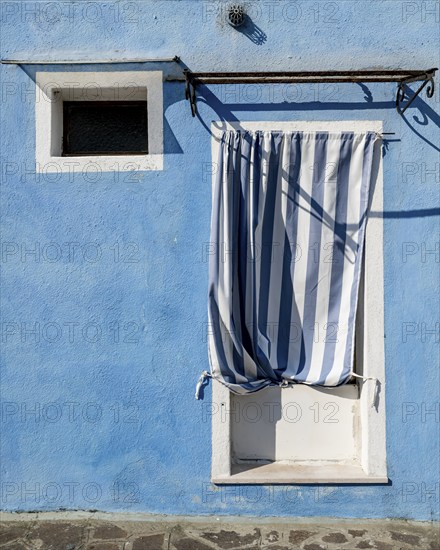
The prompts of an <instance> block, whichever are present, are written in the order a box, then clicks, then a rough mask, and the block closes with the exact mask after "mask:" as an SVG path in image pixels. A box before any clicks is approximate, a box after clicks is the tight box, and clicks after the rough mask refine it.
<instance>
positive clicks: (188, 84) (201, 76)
mask: <svg viewBox="0 0 440 550" xmlns="http://www.w3.org/2000/svg"><path fill="white" fill-rule="evenodd" d="M437 70H438V69H437V68H433V69H428V70H427V71H403V70H401V69H399V70H387V71H381V70H378V71H372V70H365V71H329V72H327V71H315V72H267V73H265V72H254V73H193V72H191V71H190V70H189V69H185V71H184V73H185V97H186V99H187V100H189V103H190V106H191V114H192V116H193V117H195V116H196V113H197V96H196V88H197V86H198V85H200V84H206V85H207V84H274V83H275V84H276V83H278V84H285V83H289V84H308V83H321V82H322V83H324V82H329V83H330V82H340V83H346V82H362V83H363V84H367V83H369V82H397V83H398V87H397V94H396V109H397V112H398V113H399V114H401V115H403V113H404V112H405V111H406V110H407V109H408V107H409V106H410V105H411V103H412V102H413V101H414V100H415V99H416V97H417V96H418V95H419V94H420V92H421V91H422V90H423V89H424V88H425V87H426V86H427V88H426V96H427V97H428V98H431V97H432V96H433V95H434V75H435V72H436V71H437ZM411 82H421V83H422V84H421V86H420V87H419V88H418V89H417V90H416V91H415V92H414V94H413V95H412V96H411V97H410V98H409V99H408V100H407V103H406V105H405V106H404V107H403V102H404V101H405V97H406V86H407V85H408V84H410V83H411Z"/></svg>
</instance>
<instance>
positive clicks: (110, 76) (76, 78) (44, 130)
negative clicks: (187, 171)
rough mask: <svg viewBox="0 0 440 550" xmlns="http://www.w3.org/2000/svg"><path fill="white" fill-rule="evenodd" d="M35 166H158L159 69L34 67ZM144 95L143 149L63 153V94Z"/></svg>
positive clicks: (75, 97)
mask: <svg viewBox="0 0 440 550" xmlns="http://www.w3.org/2000/svg"><path fill="white" fill-rule="evenodd" d="M35 99H36V102H35V160H36V171H37V172H40V173H47V172H69V173H75V172H82V171H87V170H92V171H93V170H95V171H102V172H133V171H144V170H163V73H162V71H114V72H73V71H72V72H37V74H36V98H35ZM115 99H116V100H118V99H119V100H130V99H131V100H140V99H142V100H147V102H148V154H146V155H88V156H70V157H64V156H62V137H63V105H62V103H63V100H68V101H109V100H115Z"/></svg>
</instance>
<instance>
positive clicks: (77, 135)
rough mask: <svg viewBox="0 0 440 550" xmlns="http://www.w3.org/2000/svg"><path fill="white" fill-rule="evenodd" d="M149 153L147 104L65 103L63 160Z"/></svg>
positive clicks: (115, 102) (118, 102) (111, 102)
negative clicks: (68, 157)
mask: <svg viewBox="0 0 440 550" xmlns="http://www.w3.org/2000/svg"><path fill="white" fill-rule="evenodd" d="M147 153H148V112H147V102H146V101H64V102H63V153H62V154H63V156H84V155H142V154H144V155H145V154H147Z"/></svg>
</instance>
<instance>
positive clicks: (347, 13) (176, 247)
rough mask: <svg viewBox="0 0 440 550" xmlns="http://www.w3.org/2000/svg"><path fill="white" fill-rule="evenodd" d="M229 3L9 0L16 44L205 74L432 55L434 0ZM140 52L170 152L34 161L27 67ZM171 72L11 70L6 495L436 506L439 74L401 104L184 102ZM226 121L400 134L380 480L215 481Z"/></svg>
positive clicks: (23, 506)
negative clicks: (220, 189) (212, 405)
mask: <svg viewBox="0 0 440 550" xmlns="http://www.w3.org/2000/svg"><path fill="white" fill-rule="evenodd" d="M222 6H224V4H221V3H214V2H196V1H166V2H152V1H145V2H111V1H110V2H103V3H101V2H88V3H83V2H72V3H64V2H60V3H57V2H50V3H45V2H23V3H18V2H3V3H2V4H1V9H2V12H1V22H2V38H1V50H2V57H4V58H30V59H32V58H34V59H38V58H46V59H47V58H52V59H62V58H64V59H65V58H69V59H84V58H88V59H93V58H108V57H114V58H127V57H128V58H130V57H136V58H138V57H172V56H174V55H179V56H180V57H181V59H182V62H183V63H184V64H185V65H187V66H188V67H189V68H190V69H192V70H194V71H202V70H204V71H221V70H235V71H239V70H242V71H244V70H262V71H264V70H283V69H286V70H301V69H303V70H325V69H329V70H337V69H341V70H342V69H361V68H377V67H380V68H408V69H419V68H420V69H427V68H430V67H432V66H438V64H439V34H438V24H439V17H440V14H439V11H440V7H439V6H440V5H439V2H417V1H414V2H394V1H385V2H380V3H379V2H357V1H350V0H340V1H335V2H324V1H322V2H321V1H318V2H309V1H299V2H267V3H265V2H253V3H252V10H251V12H250V15H251V18H252V21H253V23H252V24H250V25H249V26H248V27H247V28H246V29H244V30H243V29H242V30H234V29H232V28H231V27H230V26H229V25H228V24H227V23H225V21H224V17H223V16H222V13H221V8H222ZM137 69H139V70H141V69H142V70H146V69H160V70H163V71H164V78H165V81H164V131H165V143H164V147H165V160H164V170H163V171H151V172H141V173H130V172H126V173H118V172H114V173H102V174H96V173H93V172H92V173H89V174H82V173H79V174H75V175H71V174H70V175H69V174H44V173H43V174H35V114H34V113H35V84H34V80H35V72H36V71H37V70H40V71H41V70H48V71H51V70H53V71H61V70H62V71H72V72H74V71H91V72H94V71H104V70H105V71H109V70H115V71H116V70H121V71H123V70H137ZM178 74H180V69H179V68H178V67H177V66H176V65H175V64H172V63H162V64H157V63H154V64H153V63H152V64H147V65H144V64H143V65H141V64H130V65H123V64H114V65H90V64H87V65H74V66H72V65H71V66H69V65H62V66H56V67H48V66H43V65H42V66H22V67H20V66H16V65H2V67H1V80H2V115H1V136H2V137H1V148H0V155H1V163H2V172H1V174H2V189H1V193H2V224H3V232H2V263H1V267H2V272H3V284H2V290H1V293H2V311H1V314H2V364H1V368H2V370H1V393H2V417H1V428H2V446H1V453H2V454H1V477H2V494H1V499H2V502H1V508H2V509H4V510H12V511H15V510H59V509H85V510H89V509H98V510H104V511H125V512H130V511H132V512H137V511H140V512H149V513H158V514H217V515H221V514H240V515H267V516H340V517H378V518H380V517H404V518H414V519H425V520H429V519H432V518H435V517H437V518H438V515H439V507H440V504H439V502H440V494H439V493H440V488H439V477H438V472H439V469H440V464H439V456H440V452H439V426H440V424H439V416H438V414H439V413H438V404H439V373H438V359H439V355H438V339H439V337H438V330H439V325H438V322H439V308H438V290H439V289H438V282H439V278H438V274H439V248H438V247H439V244H438V241H439V218H438V199H439V192H440V181H439V177H440V176H439V160H440V159H439V150H440V149H439V139H438V137H439V125H440V116H439V104H440V103H439V101H440V94H439V92H438V91H437V92H436V94H435V96H434V98H433V99H431V100H427V99H426V96H425V95H424V93H422V95H421V96H420V98H418V99H417V100H416V101H415V102H414V103H413V105H412V107H411V108H410V109H409V110H408V111H407V113H406V114H405V116H404V117H401V116H399V115H398V114H397V113H396V110H395V108H394V99H395V92H396V85H395V84H392V83H391V84H374V85H369V86H368V88H367V87H365V86H360V85H356V84H346V85H340V84H327V85H323V84H320V85H318V84H315V85H297V86H286V85H266V86H263V85H260V86H235V87H234V86H211V87H210V88H209V89H207V88H201V89H200V91H199V95H200V98H199V102H198V109H199V117H198V118H192V117H191V115H190V109H189V105H188V104H187V102H186V101H185V99H184V84H183V82H178V81H174V80H170V81H167V78H169V77H171V78H172V77H173V76H176V75H178ZM219 119H224V120H280V121H281V120H344V119H345V120H358V119H359V120H383V121H384V131H385V132H395V135H394V136H389V137H390V139H389V140H388V142H387V143H386V147H385V151H384V154H385V156H384V254H385V258H384V260H385V304H384V307H385V355H386V400H387V453H388V455H387V456H388V468H389V477H390V480H391V481H390V484H389V485H388V486H339V487H338V486H336V487H314V486H302V487H300V486H290V487H287V486H286V487H257V486H255V487H252V486H243V487H228V488H218V489H216V488H215V487H213V486H212V485H211V484H210V481H209V480H210V452H211V442H210V438H211V425H210V418H209V417H206V416H204V414H203V413H204V412H205V413H206V407H205V408H204V404H203V402H197V401H195V400H194V389H195V382H196V380H197V378H198V376H199V374H200V372H201V371H202V370H204V369H207V368H208V357H207V346H206V341H205V332H206V321H207V296H206V295H207V268H208V264H207V262H206V257H205V251H206V243H208V241H209V224H210V209H211V175H210V170H211V164H210V163H211V136H210V132H209V127H210V123H211V121H212V120H219ZM436 247H437V248H436ZM32 251H33V252H32ZM433 252H434V253H433ZM436 323H437V324H436ZM31 330H35V331H36V332H34V333H31V332H30V331H31ZM435 331H437V332H436V333H435ZM210 395H211V388H210V387H208V388H207V389H206V391H205V400H206V401H207V402H209V400H210ZM32 411H34V413H32ZM430 411H431V412H430ZM432 411H433V412H432ZM435 411H437V412H436V413H435Z"/></svg>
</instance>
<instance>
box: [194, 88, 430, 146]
mask: <svg viewBox="0 0 440 550" xmlns="http://www.w3.org/2000/svg"><path fill="white" fill-rule="evenodd" d="M359 86H360V87H361V88H362V90H363V92H364V94H365V95H364V100H365V101H363V102H359V101H357V102H345V103H340V102H337V101H328V102H323V101H302V102H296V101H282V102H279V103H273V102H271V103H222V102H221V101H220V100H219V98H218V97H217V96H216V95H215V94H214V93H213V92H211V90H210V89H209V88H208V87H207V86H205V85H198V86H197V92H198V97H197V103H198V104H199V105H200V104H203V103H205V104H206V105H208V106H209V107H210V108H212V109H213V110H214V111H215V113H216V115H217V119H218V120H220V121H223V122H226V121H228V122H239V119H238V118H237V117H236V116H235V115H234V114H233V112H234V111H241V112H243V111H249V112H260V111H261V112H264V111H266V112H271V111H279V110H281V109H282V110H292V111H295V112H302V111H315V112H316V111H354V110H358V111H365V110H372V109H395V108H396V105H395V101H394V100H393V101H374V98H373V94H372V92H371V91H370V89H369V88H368V86H366V85H365V84H359ZM405 93H406V96H407V98H408V97H409V98H410V97H411V96H412V94H413V90H411V88H409V87H408V86H406V89H405ZM411 108H413V109H418V111H419V114H416V115H413V117H412V119H413V123H412V122H411V121H410V120H409V111H410V110H408V111H407V113H408V116H406V114H404V115H402V118H403V120H404V122H405V124H406V125H407V126H408V127H409V128H410V129H411V130H412V131H413V132H414V133H415V134H416V135H417V136H418V137H419V138H420V139H422V140H423V141H424V142H425V143H427V144H428V145H429V146H430V147H432V148H433V149H435V150H436V151H440V147H439V146H438V145H437V144H436V143H433V142H432V141H430V140H429V139H427V138H426V137H424V136H423V135H422V134H421V133H420V132H419V131H418V129H417V127H416V125H419V126H422V127H426V126H428V125H429V124H433V125H435V126H437V127H440V115H439V114H438V113H437V112H436V111H435V110H434V109H433V108H432V107H430V105H429V104H428V103H426V102H425V101H424V100H423V99H422V98H421V97H420V96H418V97H416V99H415V100H414V102H413V103H412V105H411ZM396 116H400V115H396ZM197 117H198V118H199V120H200V122H201V124H203V125H204V127H205V128H206V130H207V131H208V132H209V133H211V130H210V128H208V126H207V125H206V124H205V123H204V121H203V119H202V118H201V116H200V114H199V113H197ZM420 117H421V118H420ZM225 127H226V124H225ZM393 141H396V140H388V139H384V140H383V144H384V155H385V154H386V150H387V148H388V146H389V144H390V143H392V142H393Z"/></svg>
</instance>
